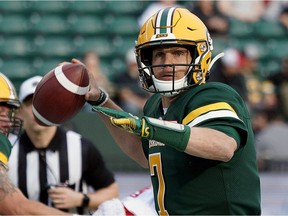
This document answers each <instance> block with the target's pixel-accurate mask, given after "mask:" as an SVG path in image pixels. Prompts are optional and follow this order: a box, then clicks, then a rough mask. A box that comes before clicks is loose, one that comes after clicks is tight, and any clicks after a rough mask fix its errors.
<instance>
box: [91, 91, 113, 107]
mask: <svg viewBox="0 0 288 216" xmlns="http://www.w3.org/2000/svg"><path fill="white" fill-rule="evenodd" d="M99 89H100V96H99V98H98V100H97V101H87V102H88V103H89V104H90V105H92V106H103V105H104V104H105V103H106V102H107V101H108V99H109V95H108V93H107V92H106V91H105V90H103V89H101V88H99Z"/></svg>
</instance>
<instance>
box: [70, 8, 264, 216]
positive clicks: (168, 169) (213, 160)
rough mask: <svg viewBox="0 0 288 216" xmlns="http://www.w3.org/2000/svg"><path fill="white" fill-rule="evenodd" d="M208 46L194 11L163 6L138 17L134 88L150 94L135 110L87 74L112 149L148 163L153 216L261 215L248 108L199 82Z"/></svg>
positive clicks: (231, 93) (205, 71) (228, 91)
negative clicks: (140, 19)
mask: <svg viewBox="0 0 288 216" xmlns="http://www.w3.org/2000/svg"><path fill="white" fill-rule="evenodd" d="M212 50H213V44H212V39H211V38H210V35H209V33H208V30H207V28H206V26H205V25H204V24H203V22H202V21H201V20H200V19H199V18H198V17H196V16H195V15H194V14H192V13H191V12H190V11H188V10H187V9H185V8H174V7H171V8H165V9H161V10H159V11H158V12H157V13H156V14H154V15H153V16H151V17H150V18H149V19H148V20H147V21H146V23H144V25H143V26H142V28H141V30H140V33H139V36H138V41H137V44H136V47H135V54H136V59H137V63H138V70H139V78H140V81H141V83H142V87H143V88H144V89H145V90H147V91H149V92H151V93H154V94H153V95H152V96H151V97H150V99H148V101H147V103H146V105H145V107H144V110H143V116H141V117H137V116H133V114H130V113H127V112H125V111H123V110H121V108H120V107H119V106H117V105H116V104H115V103H114V102H113V101H112V100H111V99H109V98H108V95H107V94H106V93H105V92H104V91H103V90H101V89H99V88H98V85H97V83H96V81H95V80H94V79H92V76H91V79H90V84H91V88H90V91H89V92H88V93H87V94H86V99H87V100H88V101H89V102H90V103H91V104H92V105H93V110H94V111H97V112H99V113H101V115H100V116H101V118H102V119H103V121H104V122H105V124H106V126H107V128H108V129H109V131H110V133H111V135H112V136H113V138H114V139H115V141H116V143H117V144H118V145H119V146H120V148H121V149H122V150H123V151H124V152H125V153H126V154H127V155H128V156H130V157H131V158H132V159H134V160H135V161H137V162H138V163H139V164H140V165H142V166H143V167H146V168H148V169H149V170H150V175H151V181H152V185H153V191H154V192H153V193H154V199H155V208H156V210H157V212H158V214H159V215H195V214H197V215H200V214H202V215H203V214H204V215H215V214H218V215H219V214H221V215H229V214H230V215H250V214H253V215H259V214H261V207H260V180H259V175H258V168H257V162H256V152H255V146H254V136H253V131H252V128H251V122H250V121H251V120H250V117H249V113H248V111H247V109H246V106H245V103H244V102H243V100H242V98H241V97H240V96H239V94H238V93H237V92H236V91H235V90H233V89H232V88H231V87H229V86H227V85H225V84H222V83H216V82H215V83H213V82H211V83H210V82H209V83H206V80H207V79H208V77H209V71H210V69H211V66H212V65H213V63H214V62H215V59H216V60H217V58H218V57H219V55H218V56H216V57H215V58H214V59H213V60H212ZM72 61H73V62H75V63H79V61H78V60H76V59H74V60H72ZM107 116H108V118H107ZM121 129H122V130H121ZM123 129H124V130H125V131H127V132H128V133H125V132H124V131H123Z"/></svg>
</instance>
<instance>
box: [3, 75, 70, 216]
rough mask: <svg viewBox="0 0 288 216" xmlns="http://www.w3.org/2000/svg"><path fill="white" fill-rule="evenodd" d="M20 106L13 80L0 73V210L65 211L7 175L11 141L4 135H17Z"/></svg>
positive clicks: (24, 211) (18, 213) (56, 212)
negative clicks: (37, 199) (36, 199)
mask: <svg viewBox="0 0 288 216" xmlns="http://www.w3.org/2000/svg"><path fill="white" fill-rule="evenodd" d="M19 106H20V102H19V100H18V97H17V95H16V91H15V88H14V86H13V84H12V83H11V82H10V80H9V79H8V78H7V77H6V76H5V75H4V74H2V73H0V214H8V215H12V214H16V215H21V214H25V215H28V214H30V215H33V214H34V215H39V214H51V215H58V214H66V213H64V212H62V211H59V210H57V209H53V208H49V207H47V206H45V205H43V204H41V203H39V202H34V201H30V200H28V199H27V198H26V197H25V196H24V195H23V194H22V192H21V191H20V190H19V189H18V188H17V187H15V186H14V185H13V184H12V183H11V181H10V180H9V178H8V174H7V171H8V166H7V164H8V159H9V155H10V153H11V148H12V145H11V143H10V142H9V140H8V138H7V137H8V136H9V134H12V133H13V134H15V135H16V136H18V135H19V133H20V132H21V127H22V121H21V120H20V119H19V118H17V113H16V111H17V109H18V108H19ZM31 168H32V167H31Z"/></svg>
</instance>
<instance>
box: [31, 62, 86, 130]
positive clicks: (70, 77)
mask: <svg viewBox="0 0 288 216" xmlns="http://www.w3.org/2000/svg"><path fill="white" fill-rule="evenodd" d="M88 90H89V76H88V72H87V70H86V68H85V66H84V65H81V64H73V63H68V64H64V65H61V66H58V67H56V68H54V69H53V70H51V71H50V72H48V73H47V74H46V75H45V76H44V77H43V78H42V80H41V81H40V82H39V83H38V85H37V87H36V90H35V93H34V95H33V102H32V110H33V115H34V117H35V119H36V121H37V122H38V123H39V124H40V125H43V126H52V125H60V124H62V123H64V122H66V121H68V120H69V119H71V118H73V117H74V116H75V115H76V114H77V113H78V112H79V111H80V110H81V109H82V107H83V105H84V104H85V101H86V100H85V94H86V92H87V91H88Z"/></svg>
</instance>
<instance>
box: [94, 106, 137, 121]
mask: <svg viewBox="0 0 288 216" xmlns="http://www.w3.org/2000/svg"><path fill="white" fill-rule="evenodd" d="M92 110H93V111H95V112H99V113H102V114H104V115H106V116H109V117H114V118H131V117H134V116H133V115H132V114H131V113H127V112H125V111H122V110H114V109H110V108H107V107H100V106H92Z"/></svg>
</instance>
